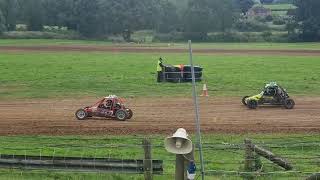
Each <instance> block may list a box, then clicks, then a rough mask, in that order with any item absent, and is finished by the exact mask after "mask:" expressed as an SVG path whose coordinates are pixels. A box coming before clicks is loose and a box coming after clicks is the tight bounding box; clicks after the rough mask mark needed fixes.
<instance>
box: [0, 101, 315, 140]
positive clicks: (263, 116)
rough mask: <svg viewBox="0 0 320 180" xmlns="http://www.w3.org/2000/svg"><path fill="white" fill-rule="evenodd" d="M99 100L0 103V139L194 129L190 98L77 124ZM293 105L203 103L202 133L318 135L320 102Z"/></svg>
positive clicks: (143, 104)
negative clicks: (251, 107)
mask: <svg viewBox="0 0 320 180" xmlns="http://www.w3.org/2000/svg"><path fill="white" fill-rule="evenodd" d="M96 100H97V99H96V98H85V99H81V100H75V99H66V100H30V101H27V100H23V101H3V100H2V101H0V115H1V116H0V135H78V134H79V135H104V134H114V135H128V134H131V135H134V134H155V133H157V134H163V133H171V132H172V131H174V130H175V129H176V128H179V127H184V128H186V129H188V130H189V131H193V130H194V127H195V125H194V110H193V104H192V100H191V98H137V99H127V101H126V103H127V104H128V106H129V107H130V108H132V110H133V112H134V117H133V119H131V120H129V121H125V122H121V121H117V120H113V119H105V118H94V119H89V120H85V121H79V120H76V118H75V117H74V112H75V111H76V110H77V109H78V108H81V107H83V106H87V105H90V104H93V103H95V101H96ZM295 100H296V104H297V105H296V107H295V109H293V110H287V109H284V108H282V107H270V106H269V107H260V108H258V109H257V110H249V109H247V108H246V107H245V106H243V105H241V102H240V101H241V98H213V97H210V98H200V106H201V108H200V113H201V115H200V116H201V128H202V131H203V132H207V133H214V132H223V133H248V132H253V133H258V132H259V133H261V132H262V133H263V132H266V133H271V132H278V133H279V132H284V133H291V132H292V133H296V132H320V97H316V98H315V97H310V98H307V97H303V98H302V97H300V98H295Z"/></svg>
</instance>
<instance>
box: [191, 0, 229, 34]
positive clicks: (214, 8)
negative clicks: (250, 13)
mask: <svg viewBox="0 0 320 180" xmlns="http://www.w3.org/2000/svg"><path fill="white" fill-rule="evenodd" d="M234 12H235V10H234V7H233V3H232V1H231V0H225V1H223V3H222V2H221V0H191V1H190V3H189V8H188V10H187V12H186V16H185V29H186V31H187V32H192V33H191V35H192V36H193V35H195V38H198V40H206V38H207V33H208V32H210V31H220V32H221V31H222V32H225V31H226V30H227V29H229V28H231V26H232V24H233V22H234V20H235V18H234V16H235V13H234ZM197 36H198V37H197Z"/></svg>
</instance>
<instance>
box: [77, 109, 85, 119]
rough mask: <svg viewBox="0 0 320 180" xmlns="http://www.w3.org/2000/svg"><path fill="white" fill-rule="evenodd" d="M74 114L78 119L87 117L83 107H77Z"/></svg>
mask: <svg viewBox="0 0 320 180" xmlns="http://www.w3.org/2000/svg"><path fill="white" fill-rule="evenodd" d="M75 115H76V118H77V119H78V120H85V119H86V118H87V117H88V113H87V112H86V111H85V110H84V109H78V110H77V111H76V113H75Z"/></svg>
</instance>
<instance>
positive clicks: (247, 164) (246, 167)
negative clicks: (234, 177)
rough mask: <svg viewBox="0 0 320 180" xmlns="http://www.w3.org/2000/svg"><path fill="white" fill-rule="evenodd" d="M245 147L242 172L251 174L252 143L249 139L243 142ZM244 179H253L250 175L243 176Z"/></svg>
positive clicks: (252, 159) (252, 167)
mask: <svg viewBox="0 0 320 180" xmlns="http://www.w3.org/2000/svg"><path fill="white" fill-rule="evenodd" d="M244 145H245V157H244V158H245V160H244V170H245V172H248V173H250V172H253V171H254V166H253V165H254V153H253V151H252V149H251V146H252V142H251V140H249V139H245V140H244ZM244 179H254V177H253V176H252V175H251V174H245V175H244Z"/></svg>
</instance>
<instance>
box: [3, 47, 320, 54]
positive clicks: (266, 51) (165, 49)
mask: <svg viewBox="0 0 320 180" xmlns="http://www.w3.org/2000/svg"><path fill="white" fill-rule="evenodd" d="M1 51H2V52H38V51H43V52H66V51H71V52H72V51H76V52H114V53H117V52H129V53H130V52H133V53H188V49H183V48H175V47H171V48H169V47H152V46H150V47H148V46H140V47H132V46H116V45H115V46H94V45H91V46H81V45H68V46H67V45H52V46H0V52H1ZM193 52H194V53H200V54H230V55H286V56H320V50H281V49H193Z"/></svg>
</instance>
